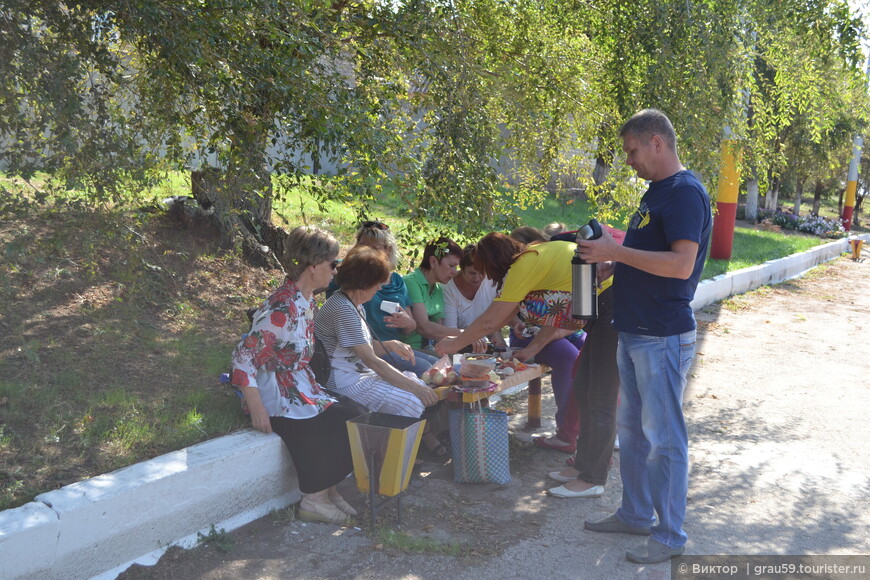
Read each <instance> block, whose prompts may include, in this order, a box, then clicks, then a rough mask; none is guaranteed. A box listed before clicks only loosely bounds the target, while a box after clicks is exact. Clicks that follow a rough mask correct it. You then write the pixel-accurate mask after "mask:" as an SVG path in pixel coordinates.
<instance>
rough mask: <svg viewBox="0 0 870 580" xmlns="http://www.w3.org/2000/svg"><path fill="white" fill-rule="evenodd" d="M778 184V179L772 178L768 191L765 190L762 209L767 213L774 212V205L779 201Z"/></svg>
mask: <svg viewBox="0 0 870 580" xmlns="http://www.w3.org/2000/svg"><path fill="white" fill-rule="evenodd" d="M779 183H780V182H779V177H774V178H773V181H772V182H771V184H770V189H768V190H767V195H765V196H764V209H766V210H768V211H776V205H777V202H778V201H779Z"/></svg>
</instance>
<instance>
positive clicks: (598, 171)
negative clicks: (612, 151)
mask: <svg viewBox="0 0 870 580" xmlns="http://www.w3.org/2000/svg"><path fill="white" fill-rule="evenodd" d="M612 162H613V158H612V157H611V159H610V161H608V160H606V159H604V158H603V157H601V156H600V155H598V156H596V157H595V169H593V170H592V181H593V183H595V185H601V184H602V183H604V182H605V181H606V180H607V176H608V174H610V164H611V163H612Z"/></svg>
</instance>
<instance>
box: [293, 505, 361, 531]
mask: <svg viewBox="0 0 870 580" xmlns="http://www.w3.org/2000/svg"><path fill="white" fill-rule="evenodd" d="M306 506H308V508H310V509H306V508H303V507H302V504H301V503H300V504H299V509H298V510H297V512H296V518H297V519H298V520H299V521H302V522H321V523H324V524H335V525H337V526H344V527H348V526H352V525H353V523H354V521H353V518H352V517H350V516H349V515H348V514H346V513H344V512H343V511H341V510H340V509H339V508H338V507H336V506H335V505H331V504H330V505H326V504H322V503H308V504H306Z"/></svg>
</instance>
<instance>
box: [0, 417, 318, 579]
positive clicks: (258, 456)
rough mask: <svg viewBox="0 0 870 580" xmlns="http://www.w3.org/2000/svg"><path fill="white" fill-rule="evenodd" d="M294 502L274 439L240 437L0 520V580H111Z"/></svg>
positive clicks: (66, 491) (285, 459)
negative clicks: (172, 550) (217, 531)
mask: <svg viewBox="0 0 870 580" xmlns="http://www.w3.org/2000/svg"><path fill="white" fill-rule="evenodd" d="M300 497H301V496H300V493H299V491H298V488H297V479H296V474H295V471H294V469H293V465H292V462H291V461H290V458H289V455H288V454H287V452H286V449H285V447H284V444H283V443H282V441H281V439H280V438H279V437H278V436H277V435H264V434H262V433H259V432H257V431H254V430H251V429H247V430H245V431H241V432H238V433H234V434H231V435H227V436H226V437H220V438H218V439H213V440H210V441H206V442H204V443H200V444H198V445H194V446H192V447H188V448H186V449H182V450H180V451H175V452H173V453H168V454H166V455H162V456H160V457H156V458H154V459H152V460H150V461H145V462H142V463H138V464H136V465H132V466H130V467H126V468H124V469H119V470H118V471H113V472H111V473H107V474H104V475H100V476H98V477H94V478H92V479H88V480H85V481H80V482H78V483H74V484H72V485H68V486H65V487H63V488H61V489H59V490H56V491H51V492H48V493H44V494H41V495H39V496H37V497H36V501H35V502H32V503H29V504H27V505H25V506H22V507H20V508H17V509H13V510H7V511H5V512H0V578H4V579H10V580H11V579H17V578H36V577H38V578H45V579H46V580H51V579H55V578H56V579H58V580H61V579H73V578H83V579H84V578H92V577H96V578H114V577H115V576H117V575H118V574H119V573H120V572H122V571H123V570H125V569H126V568H127V567H128V566H130V565H131V564H133V563H134V562H140V563H143V564H151V563H154V562H155V561H156V560H157V559H158V558H159V557H160V556H161V555H162V554H163V552H164V551H165V550H166V549H167V548H168V547H169V546H170V545H183V546H185V547H190V546H192V545H194V544H195V543H196V541H197V539H198V534H200V533H201V534H204V535H207V534H208V533H209V531H210V529H211V526H212V525H214V526H215V527H216V528H217V529H221V528H224V529H226V530H232V529H235V528H237V527H239V526H242V525H244V524H246V523H248V522H250V521H253V520H254V519H257V518H259V517H262V516H263V515H265V514H267V513H268V512H269V511H270V510H272V509H276V508H281V507H284V506H286V505H289V504H290V503H293V502H295V501H298V500H299V498H300Z"/></svg>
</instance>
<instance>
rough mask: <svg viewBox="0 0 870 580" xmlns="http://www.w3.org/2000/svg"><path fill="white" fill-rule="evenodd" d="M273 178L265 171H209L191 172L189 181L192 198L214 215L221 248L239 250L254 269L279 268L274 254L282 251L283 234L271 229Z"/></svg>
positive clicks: (208, 169)
mask: <svg viewBox="0 0 870 580" xmlns="http://www.w3.org/2000/svg"><path fill="white" fill-rule="evenodd" d="M271 177H272V176H271V174H270V173H269V172H268V171H267V170H266V169H265V168H261V169H259V170H250V169H249V170H248V171H244V170H238V169H237V170H235V171H234V170H227V171H223V170H221V169H217V168H214V167H210V168H207V169H204V170H202V171H194V172H192V173H191V179H190V181H191V191H192V193H193V197H194V198H195V199H196V200H197V201H198V202H199V204H200V205H201V206H202V207H203V209H205V210H207V211H213V214H212V215H213V219H214V221H215V223H216V224H217V226H218V228H219V230H220V233H221V238H222V239H221V243H222V245H224V246H225V247H233V246H238V247H239V248H241V250H242V255H243V256H244V257H245V259H247V260H248V261H249V262H251V263H252V264H254V265H258V266H262V267H267V268H280V267H281V266H280V262H279V261H278V259H277V257H276V252H275V251H274V250H276V249H277V248H279V247H280V234H279V233H277V232H275V230H276V229H277V230H280V228H275V227H274V226H273V225H272V182H271ZM281 231H283V230H281ZM273 244H274V245H273ZM278 255H279V256H280V254H278Z"/></svg>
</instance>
